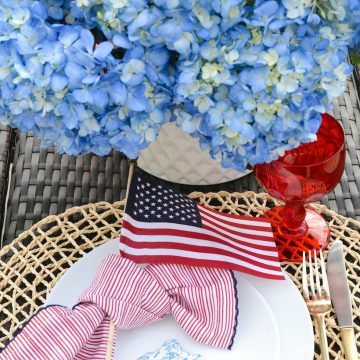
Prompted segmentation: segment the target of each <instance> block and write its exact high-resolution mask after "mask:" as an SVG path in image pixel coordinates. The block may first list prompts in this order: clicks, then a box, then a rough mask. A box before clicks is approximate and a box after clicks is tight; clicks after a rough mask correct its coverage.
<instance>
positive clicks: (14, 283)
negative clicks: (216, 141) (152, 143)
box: [0, 192, 360, 360]
mask: <svg viewBox="0 0 360 360" xmlns="http://www.w3.org/2000/svg"><path fill="white" fill-rule="evenodd" d="M190 196H191V197H193V198H195V199H197V200H199V201H200V202H202V203H203V204H206V205H207V206H210V207H212V208H214V209H217V210H219V211H224V212H230V213H233V214H242V215H249V216H260V215H261V214H263V213H264V212H265V211H266V210H267V209H268V208H269V207H272V206H274V204H276V202H274V200H272V199H271V198H270V197H269V196H268V195H267V194H264V193H262V194H255V193H254V192H245V193H232V194H230V193H227V192H219V193H208V194H203V193H199V192H197V193H192V194H191V195H190ZM124 204H125V202H124V201H119V202H116V203H113V204H110V203H107V202H101V203H97V204H89V205H85V206H82V207H75V208H72V209H69V210H67V211H66V212H65V213H63V214H61V215H58V216H49V217H47V218H45V219H43V220H42V221H40V222H39V223H38V224H36V225H34V226H33V227H31V229H30V230H29V231H26V232H24V233H22V234H21V235H20V236H19V237H18V238H17V239H16V240H15V241H14V242H13V243H12V244H11V245H8V246H6V247H4V248H3V249H2V250H0V261H1V262H0V307H1V309H2V311H1V313H0V344H1V345H0V348H1V347H3V346H4V345H5V343H6V342H7V341H8V340H9V339H11V338H12V337H13V335H14V333H15V332H16V331H17V330H18V329H19V328H20V327H21V325H22V324H23V323H24V322H25V321H26V320H27V319H28V318H29V317H30V315H31V314H33V313H34V312H35V311H36V310H37V309H38V308H39V307H40V306H41V305H42V304H43V303H44V301H45V298H46V296H47V294H48V293H49V292H50V291H51V289H52V288H53V287H54V285H55V284H56V282H57V281H58V279H59V278H60V277H61V275H62V274H63V273H64V272H65V271H66V269H68V268H69V267H70V266H71V265H73V264H74V263H75V262H76V261H77V260H78V259H79V258H81V257H82V256H83V255H84V254H85V253H87V252H89V251H91V250H92V249H93V248H95V247H97V246H99V245H101V244H103V243H105V242H107V241H109V240H111V239H113V238H115V237H117V236H118V233H119V230H120V227H121V222H122V216H123V209H124ZM313 208H314V209H315V210H317V211H319V212H321V213H322V214H323V216H324V217H325V218H326V219H327V221H328V222H329V225H330V227H331V235H332V240H335V239H340V240H341V241H342V242H343V243H344V244H345V248H346V260H347V266H348V271H349V281H350V287H351V292H352V295H353V309H354V317H355V331H356V333H357V344H358V346H360V338H359V337H360V310H359V306H360V299H359V295H360V287H359V278H360V259H359V252H360V234H359V230H360V223H359V222H357V221H355V220H352V219H349V218H345V217H343V216H341V215H338V214H336V213H334V212H332V211H331V210H328V209H327V208H325V207H324V206H321V205H314V206H313ZM325 256H326V252H325ZM282 265H283V267H284V269H286V270H287V271H288V273H289V274H290V276H291V278H292V279H293V281H294V282H295V284H296V285H297V286H298V288H300V279H301V270H302V269H301V266H298V265H294V264H286V263H283V264H282ZM327 327H328V336H329V347H330V354H331V358H332V359H337V360H338V359H344V355H343V352H342V350H341V342H340V338H339V328H338V326H337V325H336V322H335V315H334V314H333V313H332V314H331V316H330V318H328V319H327ZM317 344H318V340H317V336H316V347H315V359H320V356H319V348H318V345H317Z"/></svg>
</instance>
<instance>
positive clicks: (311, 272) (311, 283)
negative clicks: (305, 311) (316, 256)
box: [309, 250, 315, 298]
mask: <svg viewBox="0 0 360 360" xmlns="http://www.w3.org/2000/svg"><path fill="white" fill-rule="evenodd" d="M309 269H310V271H309V273H310V289H311V298H314V297H315V284H314V271H313V264H312V260H311V251H310V250H309Z"/></svg>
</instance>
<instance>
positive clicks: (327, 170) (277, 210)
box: [254, 114, 345, 262]
mask: <svg viewBox="0 0 360 360" xmlns="http://www.w3.org/2000/svg"><path fill="white" fill-rule="evenodd" d="M316 135H317V140H316V141H313V142H311V143H307V144H300V146H299V147H297V148H296V149H293V150H289V151H286V152H285V154H284V156H282V157H281V158H279V159H278V160H275V161H272V162H270V163H265V164H260V165H256V166H255V167H254V174H255V176H256V178H257V180H258V181H259V183H260V185H261V186H262V187H263V188H264V189H265V190H266V191H267V192H268V193H269V194H270V195H271V196H272V197H274V198H275V199H277V200H280V201H282V202H284V203H285V205H284V206H276V207H274V208H273V209H271V210H270V211H268V212H267V213H265V216H266V217H267V218H269V220H270V222H271V225H272V228H273V231H274V237H275V241H276V244H277V246H278V250H279V257H280V260H282V261H285V260H286V261H294V262H297V261H301V260H302V253H303V251H305V252H308V251H309V250H312V251H313V250H316V251H319V250H320V249H323V248H325V247H326V246H327V244H328V242H329V239H330V230H329V227H328V225H327V223H326V221H325V220H324V218H323V217H322V216H321V215H319V214H318V213H316V212H315V211H314V210H311V209H309V208H306V207H305V204H307V203H311V202H315V201H319V200H320V199H321V198H323V197H324V196H325V195H326V194H327V193H328V192H329V191H331V190H332V189H333V188H334V187H335V186H336V185H337V184H338V183H339V181H340V179H341V175H342V173H343V171H344V165H345V136H344V131H343V129H342V127H341V125H340V124H339V123H338V122H337V121H336V119H334V118H333V117H332V116H330V115H328V114H323V115H322V123H321V126H320V128H319V130H318V132H317V134H316Z"/></svg>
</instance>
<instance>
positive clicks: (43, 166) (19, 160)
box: [5, 133, 128, 243]
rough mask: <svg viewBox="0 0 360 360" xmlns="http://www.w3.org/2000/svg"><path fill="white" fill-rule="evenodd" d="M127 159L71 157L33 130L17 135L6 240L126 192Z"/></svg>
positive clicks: (109, 156)
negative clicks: (44, 221)
mask: <svg viewBox="0 0 360 360" xmlns="http://www.w3.org/2000/svg"><path fill="white" fill-rule="evenodd" d="M127 166H128V165H127V160H126V159H125V158H124V157H123V156H122V155H121V154H120V153H118V152H116V151H113V152H112V153H111V154H110V155H108V156H107V157H98V156H95V155H91V154H88V155H84V156H78V157H75V156H68V155H63V154H57V153H55V151H54V148H46V149H45V148H42V147H40V142H39V141H38V140H37V139H35V138H34V136H32V135H30V134H24V133H18V134H17V135H16V142H15V153H14V167H13V174H12V175H13V177H12V181H11V186H10V197H9V206H8V214H7V219H6V225H5V226H6V232H5V243H6V242H10V241H12V240H13V239H14V238H15V237H16V236H17V235H19V234H20V233H21V232H22V231H24V229H28V228H30V227H31V225H33V224H34V223H36V222H38V221H40V220H41V219H43V218H44V217H46V216H48V215H52V214H59V213H62V212H64V211H65V210H66V209H69V208H71V207H73V206H79V205H83V204H88V203H93V202H98V201H108V202H114V201H116V200H119V199H121V198H123V197H124V196H125V189H126V183H127Z"/></svg>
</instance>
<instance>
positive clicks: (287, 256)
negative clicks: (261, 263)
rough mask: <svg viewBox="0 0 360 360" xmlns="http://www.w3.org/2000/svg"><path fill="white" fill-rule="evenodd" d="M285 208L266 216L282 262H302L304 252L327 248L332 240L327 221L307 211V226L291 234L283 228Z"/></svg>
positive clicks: (278, 207) (276, 209)
mask: <svg viewBox="0 0 360 360" xmlns="http://www.w3.org/2000/svg"><path fill="white" fill-rule="evenodd" d="M283 210H284V206H276V207H274V208H273V209H271V210H269V211H268V212H266V213H265V214H264V216H265V217H267V218H268V219H269V220H270V222H271V226H272V229H273V233H274V238H275V242H276V245H277V248H278V251H279V259H280V261H290V262H301V261H302V257H303V252H304V251H305V252H306V253H308V251H309V250H311V251H313V250H315V251H316V252H317V253H318V252H319V251H320V249H324V248H326V246H327V245H328V243H329V240H330V229H329V227H328V225H327V223H326V221H325V219H324V218H323V217H322V216H321V215H319V214H318V213H316V212H315V211H313V210H310V209H306V217H305V223H306V224H305V226H304V227H303V231H299V233H295V234H294V233H292V234H289V233H287V232H286V229H284V227H283V223H284V220H283Z"/></svg>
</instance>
